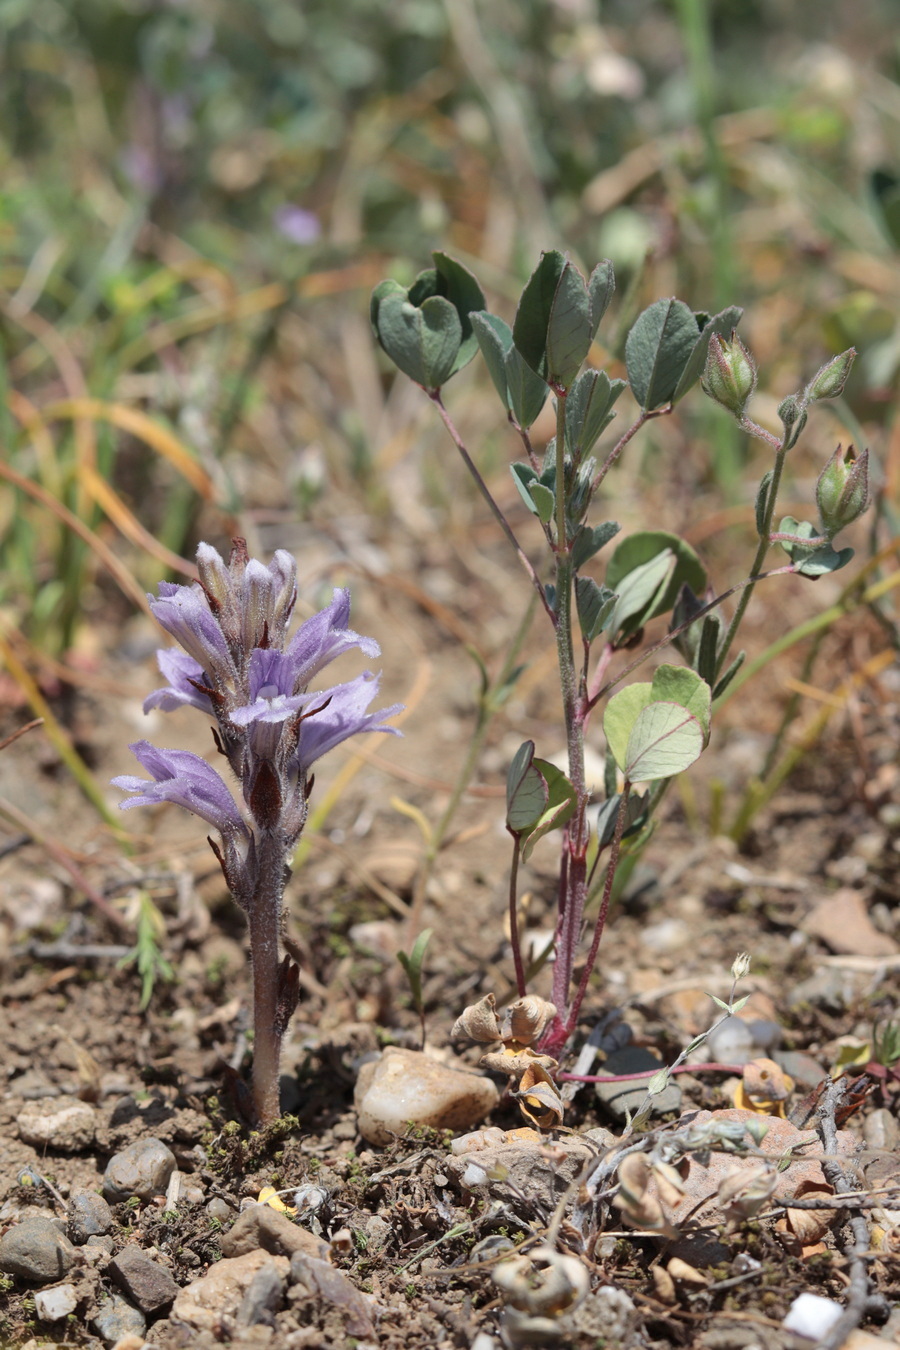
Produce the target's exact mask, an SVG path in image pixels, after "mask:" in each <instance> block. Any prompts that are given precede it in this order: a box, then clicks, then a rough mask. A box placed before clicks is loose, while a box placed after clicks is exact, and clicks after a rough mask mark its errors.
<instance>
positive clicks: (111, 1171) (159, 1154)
mask: <svg viewBox="0 0 900 1350" xmlns="http://www.w3.org/2000/svg"><path fill="white" fill-rule="evenodd" d="M174 1171H175V1155H174V1154H173V1153H172V1151H171V1149H169V1148H167V1147H166V1145H165V1144H164V1143H163V1142H162V1140H161V1139H138V1140H137V1141H136V1142H135V1143H133V1144H129V1145H128V1147H127V1148H123V1149H122V1152H121V1153H116V1154H114V1155H113V1157H112V1158H110V1160H109V1162H108V1163H107V1164H106V1171H105V1172H104V1174H103V1194H104V1195H105V1197H106V1199H107V1200H109V1202H110V1203H111V1204H117V1203H118V1202H119V1201H121V1200H128V1199H130V1198H131V1196H133V1195H137V1196H139V1197H140V1198H141V1200H152V1199H153V1197H154V1195H165V1193H166V1187H167V1186H168V1184H169V1178H170V1177H171V1175H172V1173H173V1172H174Z"/></svg>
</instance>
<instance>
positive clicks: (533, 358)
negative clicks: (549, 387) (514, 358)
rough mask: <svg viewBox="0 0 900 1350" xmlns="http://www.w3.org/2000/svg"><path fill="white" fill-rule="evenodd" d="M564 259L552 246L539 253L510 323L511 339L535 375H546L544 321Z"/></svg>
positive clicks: (545, 322)
mask: <svg viewBox="0 0 900 1350" xmlns="http://www.w3.org/2000/svg"><path fill="white" fill-rule="evenodd" d="M565 266H566V259H565V258H564V257H563V255H562V254H561V253H559V252H557V250H556V249H553V250H551V251H550V252H548V253H542V254H541V260H540V262H539V263H538V265H537V267H536V268H535V269H534V271H533V272H532V274H531V276H530V277H529V279H528V281H527V283H526V285H525V289H524V291H523V292H522V297H521V299H520V300H519V307H518V309H517V310H516V317H515V321H514V323H513V342H514V343H515V345H516V349H517V351H519V352H520V353H521V355H522V357H523V358H524V360H525V361H526V362H527V363H528V365H529V366H530V367H531V369H532V370H533V371H534V373H535V374H536V375H540V377H541V379H546V378H547V324H548V323H549V322H550V310H551V307H552V305H553V298H554V296H555V295H556V287H557V285H558V283H559V279H560V277H561V276H562V272H563V269H564V267H565Z"/></svg>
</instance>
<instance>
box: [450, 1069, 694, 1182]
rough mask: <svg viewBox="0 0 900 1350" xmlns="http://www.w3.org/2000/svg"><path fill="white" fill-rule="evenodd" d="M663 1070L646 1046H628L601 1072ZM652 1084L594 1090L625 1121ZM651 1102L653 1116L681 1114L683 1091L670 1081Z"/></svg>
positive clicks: (604, 1085)
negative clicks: (669, 1113) (669, 1112)
mask: <svg viewBox="0 0 900 1350" xmlns="http://www.w3.org/2000/svg"><path fill="white" fill-rule="evenodd" d="M662 1067H663V1063H662V1060H660V1059H657V1057H656V1055H653V1054H651V1053H650V1051H649V1050H645V1049H644V1048H643V1046H640V1045H626V1046H625V1048H624V1050H616V1051H615V1052H614V1053H613V1054H611V1055H609V1056H608V1057H607V1059H606V1061H605V1062H604V1064H603V1066H602V1068H601V1070H600V1072H601V1073H610V1074H619V1073H644V1072H646V1071H647V1070H652V1071H655V1070H656V1069H661V1068H662ZM649 1081H650V1080H649V1078H640V1079H635V1080H634V1081H633V1082H627V1083H595V1084H594V1091H595V1093H596V1094H597V1097H598V1098H599V1099H600V1101H601V1102H603V1105H604V1106H605V1107H606V1109H607V1110H608V1111H609V1112H611V1114H612V1115H614V1116H615V1117H616V1118H617V1119H619V1120H624V1119H625V1118H626V1115H628V1114H631V1115H634V1113H635V1111H637V1110H638V1109H639V1108H640V1106H641V1105H642V1104H643V1101H644V1098H645V1097H646V1096H647V1084H648V1082H649ZM652 1100H653V1107H652V1114H653V1115H655V1116H661V1115H663V1114H664V1113H665V1112H666V1111H678V1110H680V1109H681V1088H680V1087H678V1086H677V1084H675V1083H672V1082H670V1083H669V1084H668V1085H667V1086H666V1087H665V1088H664V1089H663V1091H662V1092H659V1093H657V1095H656V1096H655V1097H654V1098H653V1099H652ZM477 1156H478V1155H477V1154H476V1155H475V1157H476V1158H477Z"/></svg>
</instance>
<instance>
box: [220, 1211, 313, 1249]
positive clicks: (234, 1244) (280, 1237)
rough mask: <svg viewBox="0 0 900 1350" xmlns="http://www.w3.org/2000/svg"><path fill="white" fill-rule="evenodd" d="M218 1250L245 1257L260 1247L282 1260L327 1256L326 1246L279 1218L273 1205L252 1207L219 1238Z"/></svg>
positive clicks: (309, 1234) (279, 1215)
mask: <svg viewBox="0 0 900 1350" xmlns="http://www.w3.org/2000/svg"><path fill="white" fill-rule="evenodd" d="M219 1246H220V1247H221V1249H222V1254H223V1255H224V1256H246V1255H247V1254H248V1253H249V1252H253V1251H257V1250H258V1249H259V1248H260V1247H261V1248H262V1249H263V1250H264V1251H267V1252H275V1253H277V1254H278V1255H280V1256H293V1254H294V1252H305V1253H306V1254H307V1256H319V1257H323V1258H324V1257H327V1255H328V1244H327V1243H325V1242H323V1241H322V1240H321V1238H317V1237H313V1235H312V1233H308V1232H307V1231H306V1229H305V1228H300V1227H299V1226H298V1225H297V1224H295V1223H291V1221H290V1219H289V1218H288V1216H287V1215H286V1214H279V1212H278V1211H277V1210H275V1209H273V1208H272V1206H271V1205H251V1206H250V1208H249V1209H245V1210H244V1212H243V1214H241V1216H240V1217H239V1218H238V1219H237V1221H236V1222H235V1223H234V1224H233V1226H232V1227H231V1228H229V1230H228V1232H227V1233H223V1234H222V1236H221V1237H220V1238H219Z"/></svg>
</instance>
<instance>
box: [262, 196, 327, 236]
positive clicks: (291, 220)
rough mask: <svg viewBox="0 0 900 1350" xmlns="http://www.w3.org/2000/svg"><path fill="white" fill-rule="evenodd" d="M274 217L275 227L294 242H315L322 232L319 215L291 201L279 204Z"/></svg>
mask: <svg viewBox="0 0 900 1350" xmlns="http://www.w3.org/2000/svg"><path fill="white" fill-rule="evenodd" d="M273 219H274V221H275V228H276V229H277V230H278V231H279V232H280V233H281V234H283V235H284V237H285V239H290V241H291V243H292V244H314V243H315V242H316V240H317V239H318V237H319V235H320V234H321V233H322V226H321V224H320V223H319V217H318V216H317V215H314V214H313V212H312V211H304V209H303V207H302V206H294V205H293V203H291V202H287V203H285V205H284V206H279V207H278V209H277V211H276V212H275V214H274V217H273Z"/></svg>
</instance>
